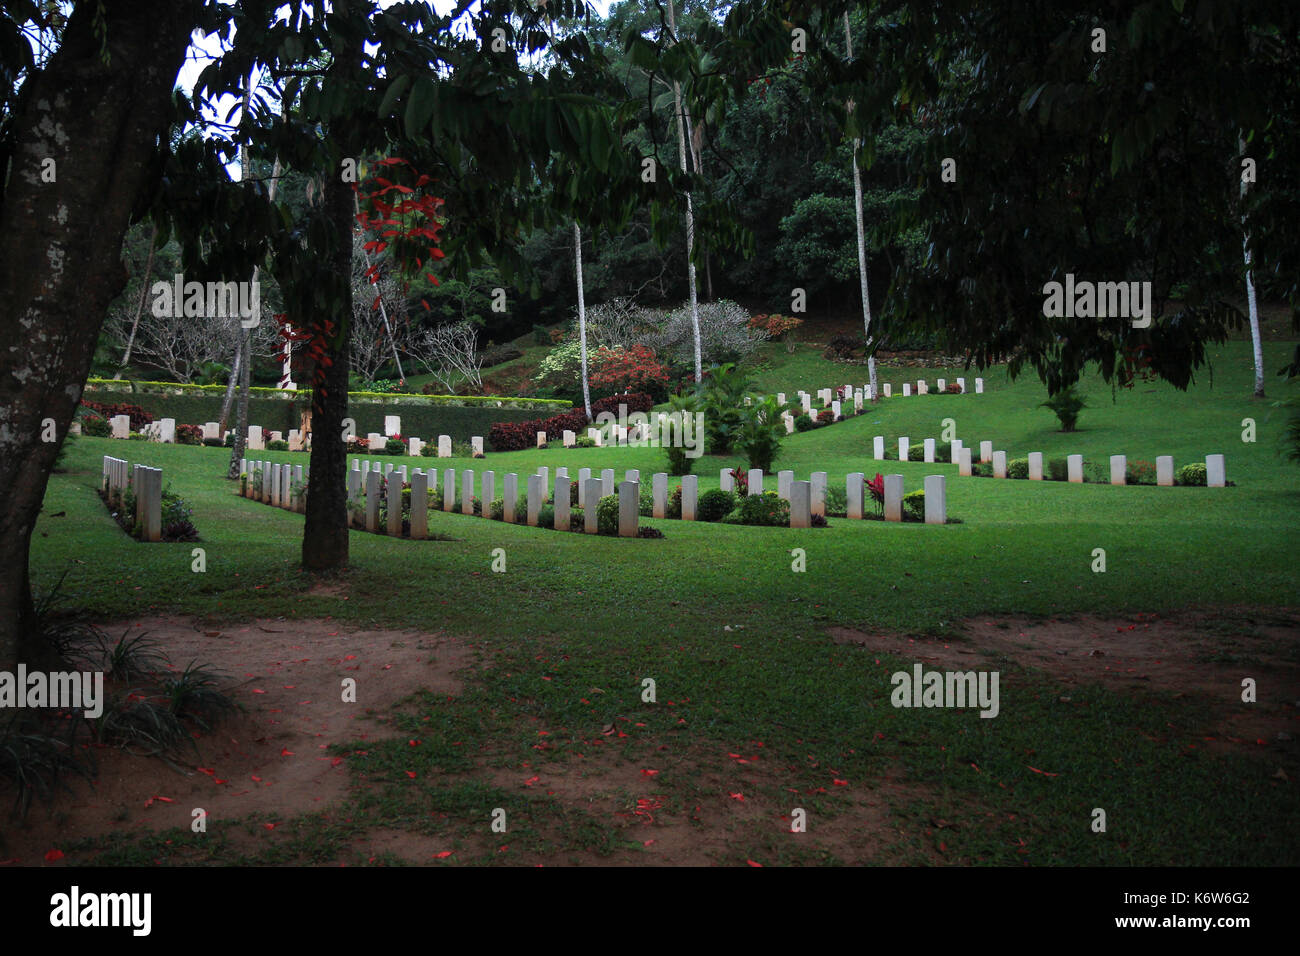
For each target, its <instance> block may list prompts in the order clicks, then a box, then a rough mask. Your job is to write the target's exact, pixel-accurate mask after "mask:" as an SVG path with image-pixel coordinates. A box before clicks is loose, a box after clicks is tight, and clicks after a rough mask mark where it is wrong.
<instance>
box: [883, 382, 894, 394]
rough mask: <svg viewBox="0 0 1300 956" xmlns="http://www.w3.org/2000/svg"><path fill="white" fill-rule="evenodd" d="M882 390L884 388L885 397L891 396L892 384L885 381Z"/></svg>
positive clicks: (892, 391)
mask: <svg viewBox="0 0 1300 956" xmlns="http://www.w3.org/2000/svg"><path fill="white" fill-rule="evenodd" d="M884 390H885V398H890V397H892V396H893V394H894V389H893V386H892V385H890V384H889V383H888V382H886V383H885V385H884Z"/></svg>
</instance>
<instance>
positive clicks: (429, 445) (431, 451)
mask: <svg viewBox="0 0 1300 956" xmlns="http://www.w3.org/2000/svg"><path fill="white" fill-rule="evenodd" d="M436 454H438V445H437V443H435V442H431V441H429V442H425V443H424V447H423V448H421V449H420V457H422V458H432V457H433V456H434V455H436Z"/></svg>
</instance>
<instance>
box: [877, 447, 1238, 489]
mask: <svg viewBox="0 0 1300 956" xmlns="http://www.w3.org/2000/svg"><path fill="white" fill-rule="evenodd" d="M871 441H872V456H873V457H874V458H875V459H876V461H884V460H885V436H883V435H876V436H875V437H874V438H873V439H872V440H871ZM936 447H937V442H936V441H935V439H933V438H927V439H925V444H924V453H923V460H924V461H925V462H926V463H927V464H929V463H932V462H934V460H935V449H936ZM911 451H912V445H911V439H910V438H899V439H898V460H899V461H907V460H908V455H909V454H911ZM952 459H953V461H954V462H956V463H957V473H958V474H959V475H961V476H963V477H970V475H971V472H972V462H973V456H972V453H971V449H970V448H969V447H967V446H966V445H964V444H963V443H962V441H961V439H960V438H954V439H953V440H952ZM1028 460H1029V480H1030V481H1042V480H1043V453H1042V452H1040V451H1031V452H1030V453H1029V456H1028ZM979 461H980V463H981V464H991V465H992V466H993V477H994V478H1005V477H1007V453H1006V452H1005V451H994V450H993V442H991V441H982V442H980V448H979ZM1065 464H1066V480H1067V481H1069V482H1073V483H1075V484H1079V483H1082V482H1083V456H1082V455H1067V456H1066V459H1065ZM1127 476H1128V456H1127V455H1111V456H1110V483H1111V484H1112V485H1123V484H1126V483H1127V481H1128V477H1127ZM1205 483H1206V485H1208V486H1209V487H1211V488H1224V487H1227V483H1228V482H1227V465H1226V460H1225V458H1224V456H1223V455H1206V456H1205ZM1156 484H1157V485H1163V486H1167V487H1171V486H1172V485H1173V484H1174V458H1173V456H1172V455H1160V456H1159V457H1158V458H1156Z"/></svg>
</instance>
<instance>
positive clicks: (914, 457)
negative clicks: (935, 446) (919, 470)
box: [907, 442, 925, 461]
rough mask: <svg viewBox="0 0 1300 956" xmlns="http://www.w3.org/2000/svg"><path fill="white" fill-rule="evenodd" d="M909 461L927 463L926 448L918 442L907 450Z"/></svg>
mask: <svg viewBox="0 0 1300 956" xmlns="http://www.w3.org/2000/svg"><path fill="white" fill-rule="evenodd" d="M907 460H908V461H925V446H924V445H922V444H919V443H918V442H913V443H912V444H911V445H909V446H908V448H907Z"/></svg>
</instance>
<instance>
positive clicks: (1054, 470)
mask: <svg viewBox="0 0 1300 956" xmlns="http://www.w3.org/2000/svg"><path fill="white" fill-rule="evenodd" d="M1069 477H1070V466H1069V465H1068V464H1067V463H1066V461H1065V459H1064V458H1052V459H1050V460H1049V461H1048V462H1047V480H1048V481H1066V480H1067V479H1068V478H1069Z"/></svg>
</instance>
